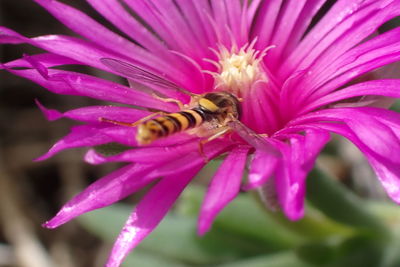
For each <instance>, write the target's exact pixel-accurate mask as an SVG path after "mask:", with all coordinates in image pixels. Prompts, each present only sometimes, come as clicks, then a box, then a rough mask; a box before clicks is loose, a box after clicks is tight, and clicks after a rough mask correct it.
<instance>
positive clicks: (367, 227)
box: [307, 169, 389, 239]
mask: <svg viewBox="0 0 400 267" xmlns="http://www.w3.org/2000/svg"><path fill="white" fill-rule="evenodd" d="M307 198H308V199H309V201H310V202H311V203H312V204H313V205H314V206H315V207H316V208H318V209H319V210H320V211H322V212H323V213H324V214H325V215H326V216H328V217H330V218H332V219H333V220H335V221H337V222H340V223H342V224H344V225H348V226H352V227H356V228H358V229H359V230H361V231H363V232H364V233H365V234H369V235H373V237H375V238H377V239H385V238H388V237H389V232H388V230H387V228H386V227H385V225H384V224H383V223H382V221H381V220H380V219H379V218H378V217H377V216H376V215H374V214H373V213H371V212H370V211H369V210H368V208H367V206H366V205H365V201H363V200H361V199H360V198H359V197H357V196H356V195H355V194H354V193H353V192H351V191H350V190H349V189H347V188H346V187H345V186H344V185H342V184H341V183H339V182H338V181H336V180H335V179H334V178H332V177H329V176H328V175H327V174H326V173H323V172H322V171H320V170H318V169H315V170H314V171H313V172H312V173H311V174H310V175H309V178H308V183H307Z"/></svg>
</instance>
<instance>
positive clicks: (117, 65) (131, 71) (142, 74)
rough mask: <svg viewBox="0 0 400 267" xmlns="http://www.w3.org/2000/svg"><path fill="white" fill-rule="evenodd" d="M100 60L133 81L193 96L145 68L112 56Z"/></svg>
mask: <svg viewBox="0 0 400 267" xmlns="http://www.w3.org/2000/svg"><path fill="white" fill-rule="evenodd" d="M100 61H101V63H103V64H104V65H106V66H107V67H109V68H110V69H112V70H114V71H116V72H118V73H119V74H121V75H123V76H125V77H127V78H129V79H132V80H134V81H137V82H146V83H150V84H154V85H158V86H162V87H164V88H166V89H171V90H174V91H178V92H181V93H183V94H186V95H189V96H195V94H193V93H191V92H189V91H187V90H185V89H183V88H182V87H180V86H179V85H177V84H175V83H173V82H171V81H168V80H166V79H164V78H162V77H160V76H157V75H155V74H153V73H151V72H149V71H147V70H144V69H142V68H140V67H138V66H135V65H132V64H129V63H127V62H123V61H120V60H118V59H114V58H101V59H100Z"/></svg>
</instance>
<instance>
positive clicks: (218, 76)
mask: <svg viewBox="0 0 400 267" xmlns="http://www.w3.org/2000/svg"><path fill="white" fill-rule="evenodd" d="M254 43H255V42H252V43H251V44H250V45H245V46H243V47H242V48H240V49H238V48H237V47H236V46H233V47H232V48H231V50H228V49H227V48H226V47H225V46H220V47H219V51H217V50H213V51H214V53H215V54H216V55H217V56H218V62H217V61H213V60H208V61H209V62H212V63H213V64H214V65H215V66H217V68H218V70H217V71H216V72H208V73H210V74H211V75H212V76H213V77H214V79H215V88H216V89H218V90H224V91H229V92H232V93H234V94H235V95H237V96H238V97H241V96H243V95H244V93H245V92H244V91H243V90H247V89H248V88H251V86H252V85H253V84H255V83H256V82H258V81H263V82H267V76H266V74H265V71H264V69H263V66H262V62H261V60H262V58H263V57H264V56H265V54H266V52H267V50H268V49H270V48H272V47H268V48H266V49H264V50H263V51H259V50H255V49H254V48H253V46H254Z"/></svg>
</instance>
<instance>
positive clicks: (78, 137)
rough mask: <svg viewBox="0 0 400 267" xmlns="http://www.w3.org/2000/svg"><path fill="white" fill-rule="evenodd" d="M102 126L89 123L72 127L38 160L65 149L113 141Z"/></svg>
mask: <svg viewBox="0 0 400 267" xmlns="http://www.w3.org/2000/svg"><path fill="white" fill-rule="evenodd" d="M102 128H103V127H99V126H98V127H95V126H88V125H80V126H75V127H72V129H71V132H70V133H69V134H68V135H66V136H65V137H64V138H62V139H61V140H59V141H58V142H57V143H55V144H54V145H53V146H52V147H51V148H50V150H49V151H48V152H47V153H46V154H44V155H43V156H40V157H39V158H37V159H36V160H38V161H40V160H45V159H48V158H50V157H52V156H54V155H55V154H57V153H58V152H60V151H62V150H65V149H70V148H76V147H85V146H95V145H100V144H105V143H110V142H112V141H113V139H112V138H111V137H110V136H108V135H105V134H103V133H102V132H101V129H102Z"/></svg>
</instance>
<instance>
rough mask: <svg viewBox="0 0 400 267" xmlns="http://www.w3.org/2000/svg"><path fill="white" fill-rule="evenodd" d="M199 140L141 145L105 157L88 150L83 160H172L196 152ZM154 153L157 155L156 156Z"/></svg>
mask: <svg viewBox="0 0 400 267" xmlns="http://www.w3.org/2000/svg"><path fill="white" fill-rule="evenodd" d="M198 147H199V140H195V141H192V142H188V143H186V144H182V145H179V146H171V147H168V146H167V147H141V148H135V149H130V150H127V151H124V152H122V153H120V154H118V155H115V156H110V157H105V156H103V155H100V154H98V153H96V152H95V151H93V150H89V151H88V153H87V154H86V156H85V160H86V161H87V162H89V163H91V164H96V165H97V164H103V163H106V162H137V163H154V164H161V163H165V162H168V161H174V160H177V159H179V158H182V157H184V156H185V155H187V154H189V153H191V152H198V151H197V150H198ZM154 155H158V157H157V158H155V157H154Z"/></svg>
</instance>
